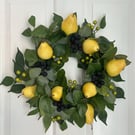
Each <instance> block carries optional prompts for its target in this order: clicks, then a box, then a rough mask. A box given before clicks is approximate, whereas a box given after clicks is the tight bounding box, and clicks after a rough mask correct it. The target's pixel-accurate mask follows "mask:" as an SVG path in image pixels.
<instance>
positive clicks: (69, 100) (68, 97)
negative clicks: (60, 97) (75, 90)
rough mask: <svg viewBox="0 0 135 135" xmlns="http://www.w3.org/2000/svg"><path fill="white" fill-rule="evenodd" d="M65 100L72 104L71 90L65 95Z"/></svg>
mask: <svg viewBox="0 0 135 135" xmlns="http://www.w3.org/2000/svg"><path fill="white" fill-rule="evenodd" d="M66 100H67V101H68V102H70V103H71V104H74V100H73V95H72V93H71V92H70V93H68V94H67V95H66Z"/></svg>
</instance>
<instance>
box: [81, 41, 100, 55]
mask: <svg viewBox="0 0 135 135" xmlns="http://www.w3.org/2000/svg"><path fill="white" fill-rule="evenodd" d="M98 50H99V45H98V43H97V41H95V40H93V39H86V40H85V41H84V42H83V51H84V53H85V54H88V55H92V54H93V53H95V52H97V51H98Z"/></svg>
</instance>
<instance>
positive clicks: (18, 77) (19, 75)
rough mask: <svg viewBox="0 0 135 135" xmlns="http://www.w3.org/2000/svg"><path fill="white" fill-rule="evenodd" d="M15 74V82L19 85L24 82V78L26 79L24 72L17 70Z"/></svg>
mask: <svg viewBox="0 0 135 135" xmlns="http://www.w3.org/2000/svg"><path fill="white" fill-rule="evenodd" d="M15 74H16V79H15V81H16V82H17V83H21V82H22V81H24V80H25V79H26V77H27V74H26V72H25V71H24V72H21V71H20V70H17V71H16V72H15Z"/></svg>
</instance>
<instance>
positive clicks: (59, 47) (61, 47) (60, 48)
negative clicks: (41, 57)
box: [54, 44, 66, 56]
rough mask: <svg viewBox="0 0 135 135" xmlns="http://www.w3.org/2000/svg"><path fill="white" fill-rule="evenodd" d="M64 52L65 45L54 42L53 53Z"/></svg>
mask: <svg viewBox="0 0 135 135" xmlns="http://www.w3.org/2000/svg"><path fill="white" fill-rule="evenodd" d="M65 53H66V49H65V45H63V44H56V45H55V47H54V54H55V55H56V56H62V55H64V54H65Z"/></svg>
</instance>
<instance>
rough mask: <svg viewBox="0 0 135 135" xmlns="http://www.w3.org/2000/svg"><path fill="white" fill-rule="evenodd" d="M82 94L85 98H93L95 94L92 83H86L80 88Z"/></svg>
mask: <svg viewBox="0 0 135 135" xmlns="http://www.w3.org/2000/svg"><path fill="white" fill-rule="evenodd" d="M82 91H83V94H84V96H85V97H86V98H90V97H93V96H95V95H96V94H97V90H96V85H95V84H94V83H92V82H87V83H85V84H84V85H83V87H82Z"/></svg>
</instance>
